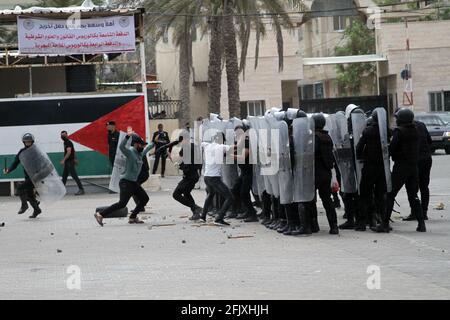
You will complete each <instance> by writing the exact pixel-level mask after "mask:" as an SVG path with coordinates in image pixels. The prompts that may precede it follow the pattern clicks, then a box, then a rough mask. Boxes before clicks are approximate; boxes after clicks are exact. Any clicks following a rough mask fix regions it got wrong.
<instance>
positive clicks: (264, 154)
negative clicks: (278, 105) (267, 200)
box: [257, 117, 273, 195]
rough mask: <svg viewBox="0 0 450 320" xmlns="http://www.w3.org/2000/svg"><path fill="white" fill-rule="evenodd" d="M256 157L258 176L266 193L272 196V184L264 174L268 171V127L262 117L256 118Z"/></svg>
mask: <svg viewBox="0 0 450 320" xmlns="http://www.w3.org/2000/svg"><path fill="white" fill-rule="evenodd" d="M257 120H258V156H259V163H260V175H261V176H262V178H263V180H264V188H265V190H266V192H267V193H268V194H270V195H273V191H272V184H271V183H270V179H269V176H268V175H267V173H266V172H268V171H270V126H269V124H268V123H267V121H266V119H265V118H264V117H258V119H257Z"/></svg>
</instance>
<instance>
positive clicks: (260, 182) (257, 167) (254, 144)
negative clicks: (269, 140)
mask: <svg viewBox="0 0 450 320" xmlns="http://www.w3.org/2000/svg"><path fill="white" fill-rule="evenodd" d="M247 119H248V121H249V123H250V130H249V138H250V163H253V183H252V186H253V192H254V193H255V194H258V195H259V196H262V194H263V192H264V191H265V190H266V188H265V185H264V178H263V176H262V175H261V163H260V161H259V157H258V150H259V146H258V142H259V137H258V129H259V121H258V119H257V118H256V117H251V116H250V117H248V118H247Z"/></svg>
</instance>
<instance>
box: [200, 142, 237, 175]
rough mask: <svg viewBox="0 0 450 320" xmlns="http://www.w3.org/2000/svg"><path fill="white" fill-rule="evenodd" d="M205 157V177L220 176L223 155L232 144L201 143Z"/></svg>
mask: <svg viewBox="0 0 450 320" xmlns="http://www.w3.org/2000/svg"><path fill="white" fill-rule="evenodd" d="M202 147H203V151H204V157H205V177H221V176H222V165H223V164H224V155H225V153H226V152H228V151H229V150H230V149H231V147H232V146H228V145H225V144H218V143H215V142H213V143H209V142H203V143H202Z"/></svg>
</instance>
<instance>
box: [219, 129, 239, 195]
mask: <svg viewBox="0 0 450 320" xmlns="http://www.w3.org/2000/svg"><path fill="white" fill-rule="evenodd" d="M224 129H225V132H224V133H225V141H224V144H226V145H228V146H234V140H235V139H234V122H233V121H225V126H224ZM237 179H238V166H237V164H236V163H235V161H234V159H233V157H232V156H231V153H228V154H227V156H226V159H225V161H224V164H223V165H222V180H223V182H224V183H225V184H226V186H227V187H228V188H230V189H231V188H233V186H234V184H235V183H236V181H237Z"/></svg>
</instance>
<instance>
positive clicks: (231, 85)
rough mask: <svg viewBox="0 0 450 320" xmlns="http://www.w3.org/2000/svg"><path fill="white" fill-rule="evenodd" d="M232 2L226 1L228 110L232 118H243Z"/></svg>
mask: <svg viewBox="0 0 450 320" xmlns="http://www.w3.org/2000/svg"><path fill="white" fill-rule="evenodd" d="M230 2H231V1H230V0H225V10H224V12H225V17H224V25H223V29H224V30H223V31H224V37H223V38H224V39H223V40H224V46H225V62H226V69H227V84H228V110H229V112H230V118H232V117H238V118H239V117H240V116H241V106H240V102H241V101H240V96H239V64H238V56H237V47H236V30H235V28H234V17H233V8H232V6H231V4H230Z"/></svg>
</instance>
